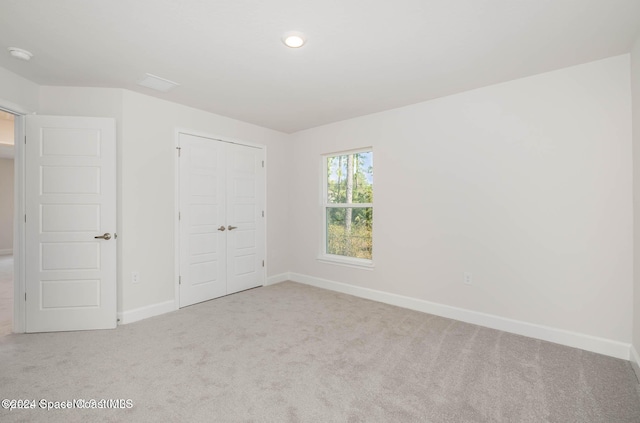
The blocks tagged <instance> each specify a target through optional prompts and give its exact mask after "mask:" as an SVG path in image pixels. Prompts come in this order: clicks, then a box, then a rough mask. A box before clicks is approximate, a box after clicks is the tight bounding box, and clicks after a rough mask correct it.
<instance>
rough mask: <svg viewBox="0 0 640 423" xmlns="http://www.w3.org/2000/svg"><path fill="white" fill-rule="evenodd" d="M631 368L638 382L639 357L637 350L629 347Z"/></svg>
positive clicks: (639, 372)
mask: <svg viewBox="0 0 640 423" xmlns="http://www.w3.org/2000/svg"><path fill="white" fill-rule="evenodd" d="M630 361H631V367H633V371H634V372H636V377H637V378H638V381H639V382H640V355H638V350H636V348H635V347H634V346H633V345H631V360H630Z"/></svg>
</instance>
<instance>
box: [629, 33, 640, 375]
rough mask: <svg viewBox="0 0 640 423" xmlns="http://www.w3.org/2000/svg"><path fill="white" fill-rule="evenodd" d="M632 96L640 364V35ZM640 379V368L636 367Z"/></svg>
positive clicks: (635, 336)
mask: <svg viewBox="0 0 640 423" xmlns="http://www.w3.org/2000/svg"><path fill="white" fill-rule="evenodd" d="M631 95H632V98H633V100H632V101H633V107H632V116H633V118H632V119H633V163H634V165H633V211H634V247H635V248H634V290H633V298H634V306H633V347H634V349H635V351H634V354H635V357H634V359H635V361H636V362H637V363H638V364H640V356H638V353H640V35H639V36H638V38H637V39H636V42H635V44H634V46H633V49H632V51H631ZM636 371H637V372H638V376H639V377H640V367H636Z"/></svg>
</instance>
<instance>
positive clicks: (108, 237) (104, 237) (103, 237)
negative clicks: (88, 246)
mask: <svg viewBox="0 0 640 423" xmlns="http://www.w3.org/2000/svg"><path fill="white" fill-rule="evenodd" d="M94 238H95V239H104V240H106V241H109V240H110V239H111V234H110V233H109V232H106V233H105V234H104V235H100V236H94Z"/></svg>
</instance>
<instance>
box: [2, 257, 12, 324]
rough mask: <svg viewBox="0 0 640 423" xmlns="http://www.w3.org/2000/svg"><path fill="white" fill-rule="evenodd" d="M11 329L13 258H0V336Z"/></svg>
mask: <svg viewBox="0 0 640 423" xmlns="http://www.w3.org/2000/svg"><path fill="white" fill-rule="evenodd" d="M12 327H13V256H0V336H3V335H7V334H9V333H11V329H12Z"/></svg>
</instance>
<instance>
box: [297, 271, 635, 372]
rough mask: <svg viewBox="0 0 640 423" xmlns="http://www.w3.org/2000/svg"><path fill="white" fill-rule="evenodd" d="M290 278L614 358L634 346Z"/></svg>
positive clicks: (311, 279)
mask: <svg viewBox="0 0 640 423" xmlns="http://www.w3.org/2000/svg"><path fill="white" fill-rule="evenodd" d="M289 277H290V280H292V281H294V282H299V283H303V284H306V285H311V286H315V287H318V288H324V289H329V290H332V291H336V292H341V293H343V294H349V295H353V296H356V297H360V298H366V299H368V300H373V301H378V302H381V303H386V304H391V305H395V306H398V307H403V308H408V309H411V310H416V311H421V312H424V313H429V314H435V315H437V316H442V317H447V318H450V319H454V320H460V321H462V322H467V323H472V324H475V325H479V326H484V327H488V328H491V329H497V330H501V331H505V332H510V333H515V334H518V335H523V336H527V337H530V338H536V339H541V340H543V341H549V342H554V343H556V344H561V345H566V346H569V347H574V348H580V349H583V350H587V351H592V352H595V353H599V354H604V355H608V356H611V357H616V358H621V359H623V360H629V358H630V354H631V352H630V348H631V345H630V344H626V343H624V342H618V341H614V340H611V339H606V338H599V337H596V336H591V335H586V334H582V333H577V332H571V331H568V330H564V329H557V328H552V327H549V326H542V325H537V324H534V323H527V322H523V321H519V320H513V319H508V318H504V317H500V316H495V315H492V314H486V313H480V312H477V311H472V310H466V309H463V308H458V307H452V306H448V305H444V304H438V303H432V302H430V301H425V300H421V299H418V298H411V297H405V296H402V295H397V294H391V293H388V292H383V291H377V290H373V289H369V288H363V287H359V286H354V285H349V284H345V283H341V282H335V281H330V280H327V279H321V278H316V277H313V276H307V275H302V274H299V273H290V274H289Z"/></svg>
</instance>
